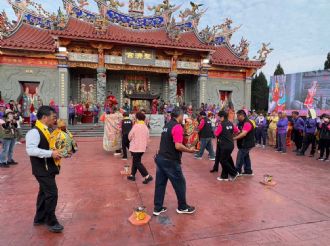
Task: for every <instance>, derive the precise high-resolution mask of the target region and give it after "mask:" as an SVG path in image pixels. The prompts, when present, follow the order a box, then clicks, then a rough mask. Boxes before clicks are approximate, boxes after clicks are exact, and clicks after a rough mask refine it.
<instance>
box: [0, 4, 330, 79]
mask: <svg viewBox="0 0 330 246" xmlns="http://www.w3.org/2000/svg"><path fill="white" fill-rule="evenodd" d="M36 2H38V3H42V4H43V6H44V8H45V9H46V10H47V11H50V12H52V11H56V10H57V9H58V8H59V7H61V8H63V5H62V1H61V0H53V1H48V0H47V1H41V0H37V1H36ZM89 2H90V5H89V6H87V7H86V8H88V9H90V10H92V11H97V8H96V4H95V2H94V1H92V0H89ZM121 2H124V3H126V6H125V7H123V8H122V10H123V11H127V3H128V0H122V1H121ZM160 2H161V0H146V1H145V6H146V7H145V8H146V9H147V6H152V5H155V4H157V3H160ZM171 2H172V3H173V4H183V6H182V8H186V7H188V6H189V1H184V0H181V1H180V0H172V1H171ZM0 3H1V7H2V9H5V11H6V12H7V14H8V15H9V16H10V18H12V19H15V16H14V13H13V11H12V9H11V7H10V5H9V4H8V2H7V1H6V0H0ZM198 3H202V4H204V6H203V7H205V8H208V11H207V13H206V14H205V15H204V17H203V18H202V20H201V23H200V25H199V29H202V28H203V27H205V26H206V25H216V24H220V23H222V22H223V20H224V19H225V18H226V17H230V18H232V19H233V25H232V26H233V27H235V26H236V25H240V24H242V27H241V28H240V30H238V31H237V32H236V33H235V34H234V36H233V38H232V41H231V42H232V43H238V42H239V40H240V39H241V37H242V36H243V37H244V38H247V39H248V40H249V41H250V53H249V54H250V58H252V57H253V56H255V55H256V52H257V50H258V49H259V48H260V46H261V43H262V42H267V43H268V42H271V47H272V48H274V51H273V53H271V54H270V56H269V58H268V60H267V65H266V66H265V67H264V68H263V69H262V71H263V72H264V73H265V74H266V75H267V78H268V79H269V76H270V75H271V74H272V73H273V71H274V69H275V67H276V65H277V63H278V62H280V63H281V64H282V66H283V68H284V71H285V72H286V73H295V72H303V71H312V70H318V69H323V66H324V61H325V59H326V56H327V53H328V52H330V32H329V23H330V14H329V13H330V1H329V0H277V1H274V0H248V1H247V0H219V1H215V0H203V1H199V2H198ZM146 14H148V15H149V14H151V13H149V11H146Z"/></svg>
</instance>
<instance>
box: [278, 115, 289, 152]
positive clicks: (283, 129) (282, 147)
mask: <svg viewBox="0 0 330 246" xmlns="http://www.w3.org/2000/svg"><path fill="white" fill-rule="evenodd" d="M278 115H279V118H280V119H279V121H278V122H277V139H278V145H277V146H278V148H277V150H276V152H280V153H282V154H285V153H286V135H287V132H288V125H289V121H288V118H287V117H286V113H285V112H280V113H279V114H278Z"/></svg>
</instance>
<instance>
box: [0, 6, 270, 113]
mask: <svg viewBox="0 0 330 246" xmlns="http://www.w3.org/2000/svg"><path fill="white" fill-rule="evenodd" d="M90 1H91V0H90ZM94 1H95V2H96V3H97V6H98V10H99V11H98V12H97V13H96V12H92V11H90V10H88V4H89V3H88V1H87V0H77V1H75V0H63V5H64V9H65V11H62V10H61V9H59V10H58V13H56V14H55V13H49V12H47V11H46V10H45V9H43V7H42V6H41V5H40V4H38V3H35V2H33V1H31V0H9V1H8V2H9V3H10V5H11V6H12V8H13V9H14V11H15V14H16V16H17V21H9V20H8V18H7V15H6V13H5V12H2V13H1V14H0V91H1V94H2V97H3V98H4V99H5V100H9V99H14V100H19V101H22V100H23V101H26V100H27V99H26V98H29V100H30V101H32V103H34V104H35V105H34V106H35V107H37V105H38V102H43V103H44V104H48V103H49V101H51V100H53V101H55V104H57V105H58V106H59V111H60V116H61V117H62V118H67V106H68V103H69V101H70V100H73V101H75V102H83V103H85V104H96V103H100V104H103V103H104V101H105V99H106V97H107V96H109V95H111V94H112V95H114V96H116V98H117V100H118V102H119V104H120V105H123V104H124V103H125V102H128V103H129V104H130V105H131V107H132V108H135V109H138V108H141V107H143V108H145V109H147V110H149V108H150V103H151V101H152V100H153V99H155V98H156V99H160V100H164V101H166V102H169V103H171V104H177V103H179V104H181V103H183V102H185V103H186V104H192V105H193V106H195V107H197V106H199V105H200V104H201V103H208V104H216V105H220V106H224V105H226V104H228V103H231V105H233V106H234V107H235V108H242V107H243V106H245V107H247V108H249V106H250V100H251V76H252V75H253V74H254V73H255V72H256V70H257V69H259V68H261V67H262V66H263V65H264V64H265V60H266V57H267V55H268V54H269V52H270V51H271V49H269V48H268V45H265V44H264V45H263V47H262V48H261V49H260V51H259V55H258V57H255V58H254V60H250V59H249V58H248V49H249V43H248V41H247V40H245V39H243V38H242V40H241V42H240V44H238V45H234V44H231V43H230V40H231V37H232V35H233V33H234V32H236V31H237V29H238V28H239V26H237V27H232V20H231V19H225V21H224V22H223V23H222V24H220V25H217V26H213V27H209V26H207V27H206V28H204V29H203V30H200V29H199V28H198V24H199V21H200V18H201V17H202V16H203V15H205V18H207V13H206V10H205V9H203V6H202V5H200V4H195V3H191V8H188V9H185V10H184V9H181V10H180V8H181V6H175V5H172V4H171V3H170V2H169V1H168V0H164V1H162V2H161V3H160V4H159V5H157V6H148V7H147V6H145V5H146V4H147V3H145V2H144V1H143V0H130V1H129V3H128V4H129V6H128V9H129V11H128V13H123V12H122V11H121V10H120V8H122V7H123V6H124V3H121V2H119V1H117V0H110V1H106V0H94ZM145 8H148V9H149V11H152V12H153V15H152V16H145V15H144V12H145ZM30 104H31V102H30ZM22 105H23V107H26V108H25V110H26V111H27V110H28V108H27V107H28V106H26V105H25V104H22Z"/></svg>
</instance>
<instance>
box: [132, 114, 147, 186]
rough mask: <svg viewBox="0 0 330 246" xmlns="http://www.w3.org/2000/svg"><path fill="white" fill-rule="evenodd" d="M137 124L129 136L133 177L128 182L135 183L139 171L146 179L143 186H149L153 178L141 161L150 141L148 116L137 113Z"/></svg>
mask: <svg viewBox="0 0 330 246" xmlns="http://www.w3.org/2000/svg"><path fill="white" fill-rule="evenodd" d="M135 117H136V120H137V121H136V123H135V124H134V126H133V128H132V130H131V131H130V132H129V134H128V139H129V141H130V146H129V151H130V152H131V153H132V157H133V161H132V171H131V175H130V176H128V177H127V179H128V180H131V181H135V174H136V172H137V171H139V172H140V173H141V175H142V177H143V178H144V180H143V182H142V183H143V184H148V183H149V182H150V181H152V180H153V177H152V176H151V175H150V174H149V173H148V171H147V169H146V168H145V166H144V165H143V164H142V162H141V159H142V156H143V154H144V152H146V149H147V143H148V140H149V129H148V127H147V125H146V124H145V119H146V115H145V114H144V113H142V112H138V113H136V116H135Z"/></svg>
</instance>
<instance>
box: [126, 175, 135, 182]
mask: <svg viewBox="0 0 330 246" xmlns="http://www.w3.org/2000/svg"><path fill="white" fill-rule="evenodd" d="M127 179H128V180H130V181H135V176H133V175H129V176H127Z"/></svg>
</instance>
